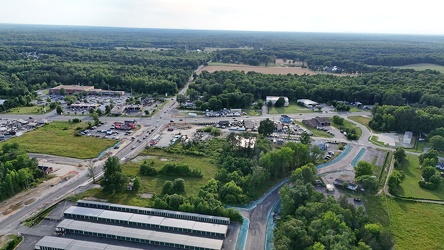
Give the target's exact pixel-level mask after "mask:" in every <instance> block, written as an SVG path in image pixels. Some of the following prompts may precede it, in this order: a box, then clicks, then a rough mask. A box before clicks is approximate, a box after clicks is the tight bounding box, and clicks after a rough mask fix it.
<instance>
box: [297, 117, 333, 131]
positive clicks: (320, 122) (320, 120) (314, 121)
mask: <svg viewBox="0 0 444 250" xmlns="http://www.w3.org/2000/svg"><path fill="white" fill-rule="evenodd" d="M302 123H303V124H305V125H307V126H310V127H312V128H316V127H327V126H330V120H329V119H328V118H327V117H318V116H316V117H315V118H311V119H309V120H302Z"/></svg>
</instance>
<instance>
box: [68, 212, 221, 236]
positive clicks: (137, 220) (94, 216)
mask: <svg viewBox="0 0 444 250" xmlns="http://www.w3.org/2000/svg"><path fill="white" fill-rule="evenodd" d="M63 216H64V217H65V218H67V219H80V220H89V221H97V222H100V223H112V224H119V225H125V226H136V227H143V228H153V229H155V230H168V231H175V232H180V233H189V234H201V235H207V236H212V237H225V236H226V234H227V231H228V226H227V225H221V224H214V223H207V222H200V221H192V220H182V219H175V218H165V217H160V216H152V215H144V214H135V213H127V212H118V211H111V210H104V209H96V208H86V207H77V206H71V207H69V208H68V209H67V210H66V211H65V212H64V214H63Z"/></svg>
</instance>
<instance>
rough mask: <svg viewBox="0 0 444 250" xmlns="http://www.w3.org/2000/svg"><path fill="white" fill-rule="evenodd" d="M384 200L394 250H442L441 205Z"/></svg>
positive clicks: (442, 218)
mask: <svg viewBox="0 0 444 250" xmlns="http://www.w3.org/2000/svg"><path fill="white" fill-rule="evenodd" d="M386 200H387V207H388V212H389V214H390V221H391V226H392V233H393V234H394V236H395V246H396V249H411V250H420V249H421V250H422V249H443V246H444V238H443V237H442V235H441V229H442V225H443V224H444V206H443V205H438V204H427V203H419V202H409V201H401V200H393V199H389V198H387V199H386Z"/></svg>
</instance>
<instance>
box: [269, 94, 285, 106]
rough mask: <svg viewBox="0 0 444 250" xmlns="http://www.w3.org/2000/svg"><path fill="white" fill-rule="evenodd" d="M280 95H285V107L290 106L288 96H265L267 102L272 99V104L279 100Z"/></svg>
mask: <svg viewBox="0 0 444 250" xmlns="http://www.w3.org/2000/svg"><path fill="white" fill-rule="evenodd" d="M280 97H283V98H284V100H285V103H284V107H288V105H289V104H290V102H289V101H288V97H286V96H267V97H265V104H268V102H270V101H271V104H273V105H274V104H275V103H276V101H277V100H279V98H280Z"/></svg>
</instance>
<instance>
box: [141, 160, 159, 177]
mask: <svg viewBox="0 0 444 250" xmlns="http://www.w3.org/2000/svg"><path fill="white" fill-rule="evenodd" d="M158 173H159V172H158V171H157V170H156V169H155V168H154V167H152V166H150V165H148V163H147V162H146V161H145V162H144V163H143V164H142V165H140V174H141V175H145V176H156V175H157V174H158Z"/></svg>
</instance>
